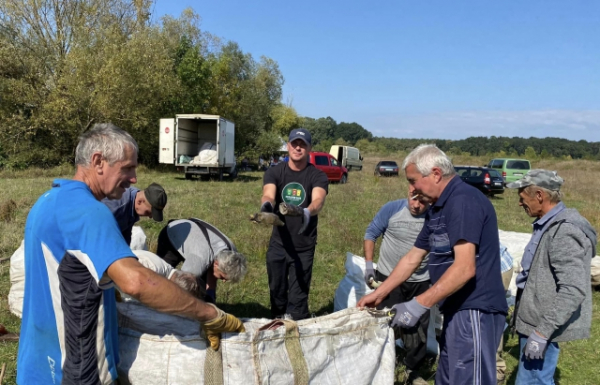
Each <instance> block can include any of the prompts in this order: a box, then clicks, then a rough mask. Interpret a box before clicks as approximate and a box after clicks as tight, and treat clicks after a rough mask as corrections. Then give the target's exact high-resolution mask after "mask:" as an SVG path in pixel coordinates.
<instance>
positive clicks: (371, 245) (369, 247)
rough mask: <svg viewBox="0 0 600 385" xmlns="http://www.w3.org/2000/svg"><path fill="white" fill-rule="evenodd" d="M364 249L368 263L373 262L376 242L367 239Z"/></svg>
mask: <svg viewBox="0 0 600 385" xmlns="http://www.w3.org/2000/svg"><path fill="white" fill-rule="evenodd" d="M363 249H364V252H365V260H366V261H367V262H372V261H373V255H374V253H375V242H373V241H372V240H370V239H365V240H364V242H363Z"/></svg>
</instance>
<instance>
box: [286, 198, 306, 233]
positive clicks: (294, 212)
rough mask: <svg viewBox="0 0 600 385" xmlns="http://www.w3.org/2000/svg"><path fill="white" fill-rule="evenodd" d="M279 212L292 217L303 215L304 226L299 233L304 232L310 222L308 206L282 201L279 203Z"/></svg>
mask: <svg viewBox="0 0 600 385" xmlns="http://www.w3.org/2000/svg"><path fill="white" fill-rule="evenodd" d="M279 212H280V213H281V214H282V215H286V216H290V217H300V216H301V217H302V226H301V227H300V231H298V234H302V233H303V232H304V230H306V228H307V227H308V224H309V223H310V210H309V209H308V208H302V207H300V206H296V205H293V204H291V203H285V202H281V203H280V204H279Z"/></svg>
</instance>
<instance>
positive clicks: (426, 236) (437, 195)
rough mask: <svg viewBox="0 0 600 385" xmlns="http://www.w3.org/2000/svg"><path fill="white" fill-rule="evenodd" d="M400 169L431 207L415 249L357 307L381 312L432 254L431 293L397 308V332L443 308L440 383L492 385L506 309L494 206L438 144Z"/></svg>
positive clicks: (408, 159) (415, 153)
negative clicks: (380, 306) (384, 302)
mask: <svg viewBox="0 0 600 385" xmlns="http://www.w3.org/2000/svg"><path fill="white" fill-rule="evenodd" d="M403 169H404V171H405V173H406V179H407V180H408V183H409V184H410V185H411V187H412V188H413V189H414V190H415V192H416V193H417V194H419V199H420V200H421V201H422V202H427V203H430V204H431V208H430V209H429V210H428V211H427V215H426V218H425V225H424V226H423V229H422V230H421V233H420V234H419V236H418V238H417V240H416V242H415V244H414V247H413V248H412V249H411V250H410V251H409V252H408V253H407V254H406V255H405V256H404V257H403V258H402V259H401V260H400V262H399V263H398V265H397V266H396V267H395V268H394V270H393V271H392V273H391V274H390V276H389V277H388V279H387V280H386V281H385V282H384V283H383V284H382V285H381V286H380V287H379V288H377V290H375V291H374V292H373V293H371V294H369V295H368V296H365V297H363V298H362V299H361V300H360V301H359V303H358V306H361V307H362V306H377V305H378V304H379V303H381V301H382V300H383V299H384V298H385V297H386V296H387V295H388V294H389V293H390V292H391V291H392V289H394V288H395V287H396V286H398V285H400V284H402V283H403V282H405V281H406V280H407V279H408V278H409V277H410V276H411V275H412V273H413V272H414V271H415V270H416V269H417V268H418V267H419V266H420V264H421V263H422V261H423V259H424V258H425V256H427V254H429V275H430V278H431V282H432V284H433V286H432V287H431V288H430V289H429V290H427V291H426V292H424V293H423V294H421V295H419V296H417V297H415V298H413V299H412V300H410V301H408V302H403V303H399V304H396V305H394V307H393V309H394V310H395V312H396V315H395V316H394V317H393V319H392V326H400V327H405V328H412V327H414V325H416V323H417V322H418V320H419V319H420V317H421V316H422V315H423V314H425V312H427V310H428V309H429V308H430V307H431V306H433V305H435V304H436V303H438V304H439V305H440V311H441V312H442V313H443V314H444V326H443V331H442V335H441V338H440V358H439V363H438V369H437V373H436V381H435V383H436V384H437V385H444V384H452V385H456V384H494V383H496V348H497V347H498V344H499V343H500V337H501V336H502V331H503V329H504V322H505V317H506V313H507V310H508V306H507V304H506V299H505V298H504V288H503V285H502V276H501V274H500V254H499V252H498V250H499V249H500V240H499V238H498V223H497V219H496V212H495V211H494V207H493V206H492V204H491V203H490V201H489V200H488V198H487V197H486V196H485V195H483V194H481V192H479V191H478V190H477V189H475V188H474V187H472V186H469V185H467V184H466V183H464V182H463V181H462V180H461V179H460V178H457V177H456V173H455V171H454V167H453V165H452V162H451V161H450V159H449V158H448V157H447V156H446V154H444V152H442V151H441V150H440V149H438V148H437V147H436V146H434V145H421V146H419V147H417V148H415V149H414V150H413V151H412V152H411V153H410V154H409V155H408V156H407V157H406V159H405V160H404V163H403Z"/></svg>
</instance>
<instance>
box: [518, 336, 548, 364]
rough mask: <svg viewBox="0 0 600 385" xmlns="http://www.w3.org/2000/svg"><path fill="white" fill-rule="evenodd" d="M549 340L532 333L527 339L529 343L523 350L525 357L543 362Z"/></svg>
mask: <svg viewBox="0 0 600 385" xmlns="http://www.w3.org/2000/svg"><path fill="white" fill-rule="evenodd" d="M547 346H548V340H547V339H545V338H544V337H541V336H540V335H538V334H537V333H536V332H532V333H531V334H530V335H529V338H527V343H526V344H525V347H524V348H523V355H524V356H525V358H527V359H528V360H543V359H544V354H545V353H546V347H547Z"/></svg>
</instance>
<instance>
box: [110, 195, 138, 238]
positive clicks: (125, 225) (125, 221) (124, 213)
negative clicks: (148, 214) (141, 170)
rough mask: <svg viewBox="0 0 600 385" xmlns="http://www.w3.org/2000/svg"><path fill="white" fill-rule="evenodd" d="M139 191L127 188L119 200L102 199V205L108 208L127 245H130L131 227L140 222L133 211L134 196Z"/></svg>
mask: <svg viewBox="0 0 600 385" xmlns="http://www.w3.org/2000/svg"><path fill="white" fill-rule="evenodd" d="M139 191H140V190H139V189H137V188H135V187H129V188H128V189H125V192H124V193H123V196H122V197H121V199H108V198H104V199H102V203H104V204H105V205H106V206H108V208H109V209H110V211H111V212H112V213H113V215H114V217H115V219H116V220H117V225H118V226H119V229H121V234H123V238H125V242H127V244H128V245H129V244H130V243H131V231H132V229H133V225H134V224H135V223H136V222H137V221H139V220H140V216H139V215H138V214H137V212H136V211H135V196H136V195H137V193H138V192H139Z"/></svg>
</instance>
